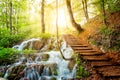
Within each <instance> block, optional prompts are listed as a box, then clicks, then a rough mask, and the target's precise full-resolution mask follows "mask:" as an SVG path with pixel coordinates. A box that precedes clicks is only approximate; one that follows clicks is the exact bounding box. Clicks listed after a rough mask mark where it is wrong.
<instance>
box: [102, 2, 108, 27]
mask: <svg viewBox="0 0 120 80" xmlns="http://www.w3.org/2000/svg"><path fill="white" fill-rule="evenodd" d="M101 7H102V15H103V22H104V24H105V25H106V26H107V21H106V14H105V1H104V0H102V5H101Z"/></svg>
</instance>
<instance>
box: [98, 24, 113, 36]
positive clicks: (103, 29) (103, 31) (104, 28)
mask: <svg viewBox="0 0 120 80" xmlns="http://www.w3.org/2000/svg"><path fill="white" fill-rule="evenodd" d="M99 32H100V33H101V34H104V35H111V34H113V30H112V29H110V28H109V27H107V26H101V28H100V30H99Z"/></svg>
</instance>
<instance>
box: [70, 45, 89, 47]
mask: <svg viewBox="0 0 120 80" xmlns="http://www.w3.org/2000/svg"><path fill="white" fill-rule="evenodd" d="M70 46H71V47H88V45H70Z"/></svg>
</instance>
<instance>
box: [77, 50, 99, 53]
mask: <svg viewBox="0 0 120 80" xmlns="http://www.w3.org/2000/svg"><path fill="white" fill-rule="evenodd" d="M75 52H79V53H92V52H97V51H95V50H75Z"/></svg>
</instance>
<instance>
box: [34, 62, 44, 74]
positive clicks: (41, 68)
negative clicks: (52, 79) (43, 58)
mask: <svg viewBox="0 0 120 80" xmlns="http://www.w3.org/2000/svg"><path fill="white" fill-rule="evenodd" d="M34 68H35V69H36V70H37V71H38V73H39V74H40V75H41V74H42V73H43V69H44V65H43V64H38V65H34Z"/></svg>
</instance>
